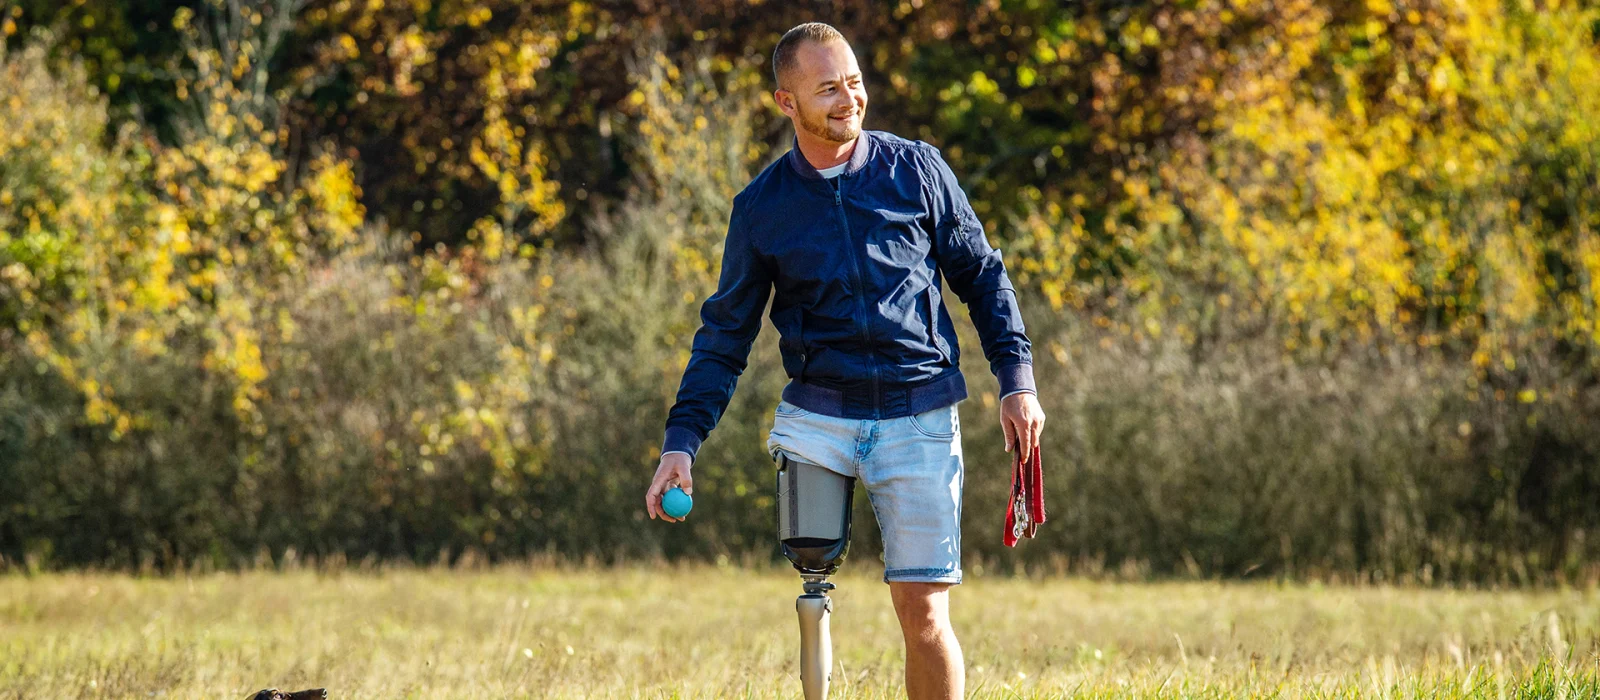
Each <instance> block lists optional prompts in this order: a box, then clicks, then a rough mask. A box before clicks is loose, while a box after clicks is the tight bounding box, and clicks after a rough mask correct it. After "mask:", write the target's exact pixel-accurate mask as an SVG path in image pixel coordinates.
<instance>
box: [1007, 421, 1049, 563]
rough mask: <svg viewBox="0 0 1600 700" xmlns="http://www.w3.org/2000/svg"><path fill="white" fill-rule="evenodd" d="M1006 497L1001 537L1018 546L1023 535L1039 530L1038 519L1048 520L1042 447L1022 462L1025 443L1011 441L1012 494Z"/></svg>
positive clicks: (1010, 544) (1032, 533)
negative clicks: (1046, 516) (1040, 457)
mask: <svg viewBox="0 0 1600 700" xmlns="http://www.w3.org/2000/svg"><path fill="white" fill-rule="evenodd" d="M1007 501H1008V502H1007V503H1006V524H1005V530H1004V531H1003V532H1001V538H1002V539H1001V541H1002V542H1004V543H1005V546H1007V547H1015V546H1017V542H1018V541H1019V540H1021V539H1022V538H1024V537H1029V538H1031V537H1033V536H1035V535H1036V534H1038V532H1039V523H1042V522H1044V521H1045V513H1044V468H1043V466H1042V465H1041V462H1040V459H1039V450H1034V451H1033V454H1032V455H1029V459H1028V461H1027V462H1023V461H1022V446H1021V445H1020V444H1013V445H1012V448H1011V496H1010V498H1008V499H1007Z"/></svg>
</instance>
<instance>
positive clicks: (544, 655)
mask: <svg viewBox="0 0 1600 700" xmlns="http://www.w3.org/2000/svg"><path fill="white" fill-rule="evenodd" d="M853 563H854V564H855V567H854V568H855V569H856V571H853V572H850V573H849V574H848V575H844V576H841V577H838V578H837V579H836V580H837V582H838V583H839V584H840V586H839V590H838V591H837V592H836V595H835V600H836V606H835V607H836V612H835V614H834V618H833V619H834V632H835V637H834V639H835V648H836V658H837V663H838V665H837V667H836V668H835V688H836V690H837V691H839V692H836V695H835V696H836V697H893V696H896V695H898V694H900V693H901V692H902V691H901V679H900V669H901V664H902V650H901V646H900V637H899V631H898V628H897V626H896V624H895V618H894V615H893V612H892V610H891V608H890V606H889V601H888V592H887V589H886V588H885V587H884V586H883V584H882V583H880V582H879V581H878V580H877V579H876V578H874V577H872V576H871V575H869V574H870V573H871V572H867V571H866V569H870V568H872V567H870V566H868V565H867V564H866V563H863V562H860V561H857V562H853ZM847 568H848V567H847ZM798 593H799V585H798V580H797V579H796V578H795V577H794V576H793V575H792V573H791V572H787V571H783V570H780V569H750V568H736V567H722V568H717V567H684V568H665V567H625V568H619V569H600V568H581V567H547V566H531V565H530V566H513V567H499V568H495V569H493V570H487V571H484V570H480V571H460V570H447V569H409V568H402V569H387V570H382V571H375V572H374V571H366V572H361V571H340V572H334V573H328V572H320V573H319V572H316V571H311V570H295V571H287V572H270V571H262V572H245V573H237V574H208V575H200V576H194V577H183V576H178V577H167V578H140V577H134V576H129V575H122V574H98V573H62V574H47V575H38V576H31V577H30V576H24V575H21V574H13V575H8V576H4V577H0V697H8V698H9V697H16V698H22V697H30V698H32V697H41V698H43V697H52V698H53V697H73V696H83V697H133V696H137V697H150V696H157V697H207V698H228V697H244V696H245V695H246V694H247V693H249V692H250V691H253V690H256V689H259V688H262V687H266V686H277V687H282V688H301V687H312V686H326V687H327V688H329V689H330V694H331V697H333V698H358V697H359V698H369V697H370V698H394V697H419V698H421V697H426V698H435V697H514V696H526V695H532V696H543V695H554V696H563V697H570V696H593V697H610V696H645V697H662V696H679V697H711V696H717V697H794V696H797V695H798V692H799V685H798V680H796V677H795V676H794V673H793V671H794V665H795V664H794V650H795V643H796V632H795V617H794V609H793V605H792V603H791V601H792V600H793V598H794V596H796V595H797V594H798ZM953 595H954V598H953V610H954V616H955V625H956V629H957V632H958V634H959V635H960V636H961V641H962V644H963V647H964V648H965V651H966V659H967V669H968V688H969V691H971V694H972V695H973V696H975V697H1061V696H1070V697H1372V696H1380V697H1408V698H1409V697H1417V698H1424V697H1426V698H1434V697H1438V698H1457V697H1484V698H1499V697H1502V696H1503V697H1549V698H1581V697H1596V696H1600V641H1597V640H1600V634H1597V632H1600V630H1597V626H1600V592H1597V591H1596V590H1585V591H1576V590H1551V591H1538V592H1534V591H1499V592H1490V591H1440V590H1414V589H1398V588H1390V587H1359V588H1353V587H1324V586H1318V585H1281V584H1274V583H1213V582H1190V583H1154V584H1128V583H1110V582H1094V581H1085V580H1081V579H1058V578H1052V579H1038V580H1026V579H1007V578H984V577H970V578H969V580H968V582H967V583H966V584H965V585H962V586H960V587H958V588H957V589H956V591H955V593H954V594H953Z"/></svg>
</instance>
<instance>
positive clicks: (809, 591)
mask: <svg viewBox="0 0 1600 700" xmlns="http://www.w3.org/2000/svg"><path fill="white" fill-rule="evenodd" d="M855 481H856V480H855V479H853V478H850V477H847V476H842V475H840V474H837V473H835V472H832V471H830V470H828V469H826V468H824V467H822V466H819V465H816V464H811V463H809V462H802V461H799V460H796V459H793V458H791V457H789V455H788V454H786V453H783V452H779V453H778V541H779V543H780V545H781V546H782V549H783V555H784V556H785V557H788V559H789V561H790V563H792V564H794V568H795V570H796V571H798V572H800V580H801V589H802V590H803V591H804V593H802V594H801V596H800V597H799V598H797V599H796V600H795V602H794V607H795V612H796V613H798V614H799V617H800V685H801V687H803V688H804V689H805V697H806V700H823V698H826V697H828V683H829V681H830V680H831V679H832V676H833V640H832V637H831V635H830V634H829V631H828V618H829V616H830V615H831V614H832V613H833V599H832V598H829V597H828V591H831V590H833V588H834V586H833V584H831V583H828V577H829V576H831V575H833V572H835V571H838V570H839V565H840V564H842V563H844V557H845V553H846V552H847V551H848V550H849V548H850V506H851V501H852V500H853V497H854V493H855Z"/></svg>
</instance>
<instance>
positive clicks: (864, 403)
mask: <svg viewBox="0 0 1600 700" xmlns="http://www.w3.org/2000/svg"><path fill="white" fill-rule="evenodd" d="M940 272H943V273H944V278H945V279H946V280H948V281H949V283H950V288H951V289H953V290H955V293H956V296H958V297H959V298H960V299H961V301H962V303H965V304H966V305H967V307H968V309H969V310H970V311H971V315H972V321H973V324H974V325H975V326H977V329H978V337H979V339H980V340H981V341H982V343H983V354H984V357H985V358H987V359H988V360H989V369H990V371H992V372H993V373H994V375H995V377H996V378H998V379H999V380H1000V395H1001V396H1002V397H1004V396H1006V395H1009V394H1012V393H1016V392H1018V391H1030V392H1031V391H1034V382H1033V351H1032V345H1031V344H1030V343H1029V341H1028V337H1027V334H1026V332H1025V329H1024V328H1023V325H1022V314H1021V312H1020V311H1019V309H1018V308H1017V297H1016V290H1015V289H1014V288H1013V287H1012V286H1011V280H1010V279H1009V278H1008V277H1007V276H1006V270H1005V265H1004V263H1003V262H1002V261H1001V257H1000V251H998V250H995V249H994V248H991V247H990V246H989V242H988V239H986V238H985V237H984V233H983V225H982V224H980V223H979V222H978V217H977V215H976V214H974V213H973V211H972V206H971V205H970V204H968V203H967V196H966V194H965V193H964V192H962V190H961V186H960V185H959V183H957V182H956V178H955V174H954V173H952V172H951V171H950V166H949V165H947V164H946V163H945V162H944V159H943V158H942V157H941V156H940V155H939V150H938V149H937V148H934V147H933V146H931V145H929V144H927V143H924V142H922V141H909V140H906V139H903V138H900V137H898V136H895V135H894V134H890V133H888V132H883V131H862V132H861V135H860V137H859V139H858V140H857V141H856V146H855V150H854V151H853V152H852V153H851V156H850V160H849V162H848V164H847V165H846V167H845V169H844V172H843V173H841V174H840V175H838V176H836V177H833V178H824V177H823V176H822V174H821V173H819V172H817V169H816V168H814V167H812V165H811V164H810V162H809V161H807V160H806V158H805V156H804V155H802V154H801V152H800V148H799V145H798V143H796V145H795V146H794V148H792V149H790V151H789V153H788V154H787V155H785V156H784V157H783V158H781V159H779V160H777V161H775V162H773V163H772V164H771V165H769V166H767V168H766V169H765V170H763V171H762V172H761V174H760V175H757V176H756V177H755V179H753V180H751V181H750V184H749V185H747V186H746V187H745V188H744V190H743V191H742V192H740V193H739V194H738V196H736V197H734V200H733V213H732V216H731V217H730V220H729V223H728V236H727V241H726V243H725V245H724V247H723V251H722V273H721V278H720V280H719V281H718V283H717V291H716V293H714V294H712V295H711V296H710V297H709V298H707V299H706V301H705V303H704V305H702V306H701V307H700V320H701V324H702V325H701V326H700V329H699V330H698V331H696V332H695V335H694V344H693V350H692V352H691V354H690V357H689V364H688V366H687V367H686V368H685V369H684V372H683V381H682V383H681V384H680V385H679V387H678V398H677V403H675V404H674V405H673V407H672V410H671V411H670V412H669V413H668V415H667V428H666V436H665V440H664V442H663V444H662V448H661V451H662V453H663V454H665V453H667V452H684V453H687V454H688V455H689V457H690V459H691V461H692V460H693V458H694V455H695V453H696V452H698V451H699V449H700V444H701V442H703V441H704V440H705V438H706V435H707V434H709V433H710V432H711V429H712V428H714V427H716V424H717V421H718V420H720V419H721V418H722V412H723V411H724V410H725V409H726V408H727V406H728V400H729V399H730V398H732V396H733V390H734V385H735V384H736V383H737V382H738V379H739V375H740V374H742V373H743V372H744V368H745V363H746V360H747V359H748V358H749V355H750V347H751V345H752V344H753V343H754V342H755V338H756V334H757V333H758V332H760V330H761V312H762V310H763V309H764V308H766V306H767V299H768V297H769V296H770V295H772V293H773V291H774V290H776V296H775V297H773V299H772V311H771V314H770V317H771V319H772V325H773V327H774V328H776V329H777V330H778V334H779V336H780V340H779V343H778V347H779V349H780V353H781V355H782V357H783V370H784V373H785V374H787V375H788V376H789V378H790V382H789V384H788V385H787V386H786V387H784V390H783V398H784V400H786V401H788V402H789V403H792V404H794V405H796V406H799V407H801V408H803V409H806V410H808V411H811V412H814V413H821V414H824V415H829V416H836V417H840V418H871V419H879V420H882V419H888V418H899V417H901V416H908V415H914V414H917V413H922V412H924V411H930V410H933V409H935V408H941V407H944V406H949V405H950V404H953V403H956V402H957V401H960V400H962V399H964V398H966V396H967V385H966V380H965V379H964V378H963V377H962V375H961V369H960V364H959V360H960V357H961V348H960V346H959V345H958V344H957V340H956V333H955V326H954V325H953V324H952V323H951V318H950V316H949V315H948V314H946V313H945V312H944V303H943V301H942V294H941V292H940V283H939V274H940Z"/></svg>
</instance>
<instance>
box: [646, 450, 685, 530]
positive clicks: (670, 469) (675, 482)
mask: <svg viewBox="0 0 1600 700" xmlns="http://www.w3.org/2000/svg"><path fill="white" fill-rule="evenodd" d="M692 462H693V460H690V459H689V455H686V454H684V453H682V452H668V453H666V454H664V455H661V466H659V467H656V476H655V479H653V480H651V482H650V490H649V491H648V492H646V493H645V495H644V506H645V509H647V510H649V511H650V517H651V518H655V517H657V516H660V518H661V519H662V520H665V521H667V522H669V523H675V522H678V521H679V520H683V519H684V518H674V517H672V516H670V515H667V512H666V511H664V510H662V509H661V495H662V494H664V493H666V492H667V490H668V489H670V488H672V487H674V486H677V487H678V488H681V489H683V492H684V493H687V494H689V495H691V496H693V495H694V478H693V477H690V476H689V465H690V464H691V463H692ZM685 517H687V516H685Z"/></svg>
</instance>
